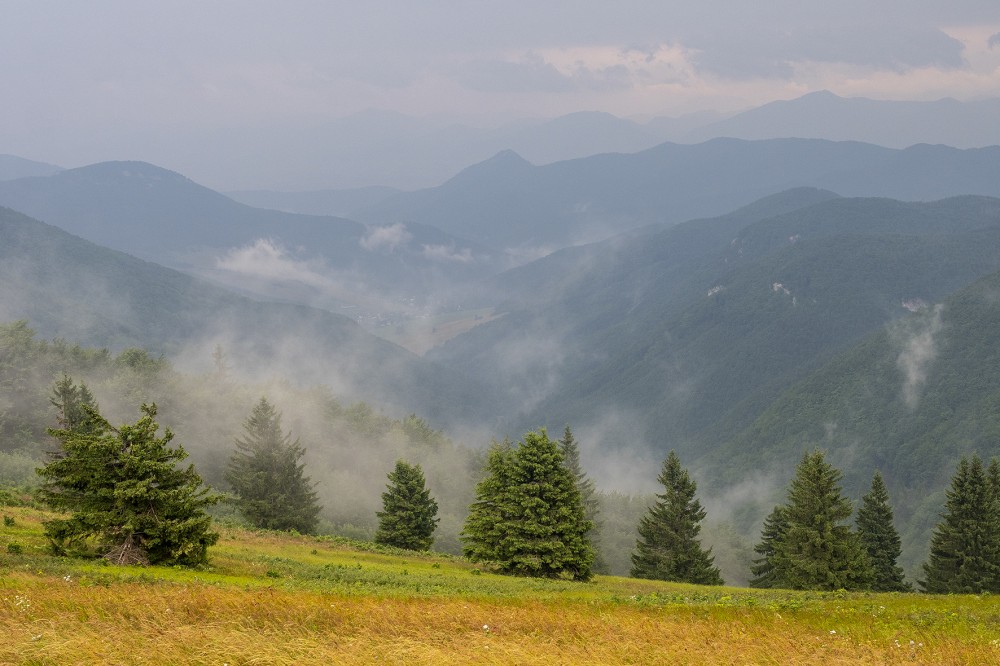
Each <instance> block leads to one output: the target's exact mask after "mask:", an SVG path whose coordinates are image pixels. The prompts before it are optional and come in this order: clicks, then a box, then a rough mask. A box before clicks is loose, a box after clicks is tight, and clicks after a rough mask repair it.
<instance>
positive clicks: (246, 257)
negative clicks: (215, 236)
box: [215, 238, 330, 287]
mask: <svg viewBox="0 0 1000 666" xmlns="http://www.w3.org/2000/svg"><path fill="white" fill-rule="evenodd" d="M215 266H216V268H218V269H221V270H224V271H230V272H232V273H239V274H241V275H246V276H250V277H255V278H263V279H268V280H293V281H296V282H301V283H303V284H307V285H310V286H314V287H325V286H329V284H330V281H329V280H328V279H327V278H326V277H324V276H323V275H322V273H321V272H320V271H319V270H318V266H317V265H316V263H315V262H309V261H304V260H299V259H295V258H294V257H292V256H291V254H290V253H289V252H288V250H287V249H285V248H284V247H283V246H282V245H281V244H279V243H276V242H275V241H273V240H271V239H269V238H258V239H257V240H255V241H254V242H253V244H251V245H247V246H244V247H238V248H233V249H231V250H229V252H227V253H226V254H225V255H223V256H221V257H219V258H218V259H216V262H215Z"/></svg>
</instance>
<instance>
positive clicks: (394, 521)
mask: <svg viewBox="0 0 1000 666" xmlns="http://www.w3.org/2000/svg"><path fill="white" fill-rule="evenodd" d="M437 512H438V505H437V501H436V500H435V499H434V498H433V497H431V492H430V491H429V490H428V489H427V482H426V480H425V479H424V472H423V470H422V469H420V465H410V464H409V463H407V462H406V461H404V460H397V461H396V468H395V469H394V470H393V471H391V472H389V484H388V486H387V489H386V491H385V492H384V493H382V511H379V512H378V513H377V514H376V515H378V521H379V522H378V530H377V531H376V532H375V542H376V543H381V544H385V545H387V546H395V547H396V548H405V549H406V550H429V549H430V547H431V544H432V543H434V536H433V535H434V528H436V527H437V524H438V519H437V518H435V516H437Z"/></svg>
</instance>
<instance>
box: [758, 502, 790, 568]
mask: <svg viewBox="0 0 1000 666" xmlns="http://www.w3.org/2000/svg"><path fill="white" fill-rule="evenodd" d="M787 531H788V518H787V517H786V516H785V507H784V506H781V505H780V504H779V505H778V506H776V507H774V509H773V510H772V511H771V513H770V514H768V516H767V518H765V519H764V526H763V528H762V529H761V534H760V536H761V540H760V543H758V544H757V545H756V546H754V547H753V550H754V552H755V553H757V554H758V555H760V557H759V558H756V559H754V560H753V563H752V564H751V565H750V575H751V576H753V577H752V578H751V579H750V581H749V584H750V587H761V588H771V587H788V584H787V583H786V582H785V581H784V580H783V579H782V578H781V572H780V571H779V570H778V569H777V568H776V566H775V558H776V555H777V553H778V549H779V548H780V547H781V541H782V539H783V538H784V536H785V532H787Z"/></svg>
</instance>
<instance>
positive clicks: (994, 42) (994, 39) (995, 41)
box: [986, 32, 1000, 49]
mask: <svg viewBox="0 0 1000 666" xmlns="http://www.w3.org/2000/svg"><path fill="white" fill-rule="evenodd" d="M986 45H987V46H989V47H990V49H993V48H994V47H996V46H1000V32H998V33H996V34H995V35H990V38H989V39H988V40H986Z"/></svg>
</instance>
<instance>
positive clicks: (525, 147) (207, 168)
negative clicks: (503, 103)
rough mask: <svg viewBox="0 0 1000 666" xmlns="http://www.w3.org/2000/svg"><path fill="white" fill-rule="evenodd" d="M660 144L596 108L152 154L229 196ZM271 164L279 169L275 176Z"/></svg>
mask: <svg viewBox="0 0 1000 666" xmlns="http://www.w3.org/2000/svg"><path fill="white" fill-rule="evenodd" d="M148 140H149V141H156V138H155V137H153V138H151V139H148ZM660 141H662V138H661V137H660V135H659V134H658V133H657V132H655V131H652V130H651V129H650V128H647V127H645V126H643V125H640V124H638V123H635V122H632V121H630V120H624V119H620V118H616V117H614V116H611V115H609V114H605V113H598V112H580V113H574V114H570V115H568V116H564V117H557V118H523V119H518V120H514V121H512V122H508V123H505V124H502V125H500V126H476V125H470V124H468V123H460V122H456V121H454V120H452V119H448V118H435V117H431V118H417V117H413V116H407V115H405V114H401V113H396V112H391V111H383V110H377V109H369V110H366V111H361V112H359V113H355V114H352V115H350V116H346V117H343V118H334V119H329V118H317V119H315V120H314V121H312V122H309V121H304V122H301V123H298V124H296V125H294V126H262V127H248V128H235V127H233V128H221V129H218V128H213V129H212V131H211V132H204V133H202V134H197V135H189V136H184V137H182V138H180V139H178V138H177V136H176V135H172V136H171V138H170V143H167V142H166V139H164V143H163V144H162V145H155V146H153V147H152V148H151V149H152V150H154V151H155V154H156V155H158V156H160V157H158V158H157V159H158V161H159V162H161V163H165V164H170V165H172V166H174V168H176V169H177V170H180V171H183V172H184V173H185V174H188V175H191V176H193V177H194V178H195V179H197V180H199V181H200V182H206V183H210V184H217V183H219V182H220V181H222V182H225V183H226V184H227V185H226V187H225V189H227V190H248V189H269V190H279V191H302V190H325V189H337V190H344V189H358V188H364V187H369V186H385V187H394V188H399V189H404V190H412V189H418V188H425V187H433V186H437V185H440V184H441V183H443V182H444V181H445V180H447V179H448V178H451V177H452V176H454V175H455V174H456V173H458V172H459V171H461V170H462V169H463V168H465V167H467V166H469V165H470V164H474V163H476V162H481V161H483V160H485V159H488V158H489V157H490V156H491V155H494V154H496V153H497V152H499V151H501V150H507V149H513V150H517V151H518V152H521V153H522V154H524V155H525V156H526V157H527V158H528V159H530V160H531V161H533V162H536V163H539V164H545V163H548V162H555V161H559V160H565V159H573V158H577V157H585V156H588V155H594V154H597V153H603V152H633V151H636V150H641V149H643V148H649V147H651V146H654V145H656V144H657V143H659V142H660ZM274 163H280V164H282V166H283V168H282V170H281V172H280V173H275V171H274V169H273V164H274ZM220 174H221V175H220Z"/></svg>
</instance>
